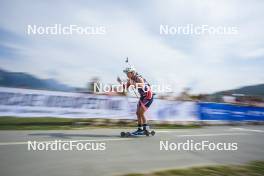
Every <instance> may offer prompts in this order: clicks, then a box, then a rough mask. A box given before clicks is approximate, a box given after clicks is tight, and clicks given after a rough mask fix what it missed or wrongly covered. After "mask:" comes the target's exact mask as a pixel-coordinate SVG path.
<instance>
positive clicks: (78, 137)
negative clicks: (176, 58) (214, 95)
mask: <svg viewBox="0 0 264 176" xmlns="http://www.w3.org/2000/svg"><path fill="white" fill-rule="evenodd" d="M120 131H121V130H118V129H90V130H58V131H0V157H1V161H0V175H2V176H36V175H38V176H42V175H43V176H47V175H48V176H49V175H50V176H51V175H52V176H65V175H71V176H81V175H85V176H87V175H91V176H103V175H121V174H125V173H135V172H136V173H138V172H152V171H157V170H161V169H168V168H182V167H189V166H201V165H215V164H240V163H245V162H248V161H252V160H264V150H263V147H264V126H234V127H232V126H221V127H220V126H219V127H204V128H201V129H179V130H157V134H156V135H155V136H154V137H138V138H120V137H119V133H120ZM55 140H62V141H64V142H61V143H67V142H69V141H73V143H76V144H77V143H81V144H80V145H82V144H83V145H84V144H88V147H91V146H92V145H94V149H98V148H99V149H103V148H105V150H88V151H86V150H82V151H78V150H77V149H76V148H73V150H70V151H65V150H60V151H58V150H57V151H51V150H49V151H46V150H44V151H43V150H42V151H33V150H32V148H31V150H28V141H31V142H33V141H38V142H39V141H42V142H46V143H47V142H50V141H51V142H54V141H55ZM188 140H189V141H190V140H192V142H193V143H200V142H202V141H209V142H210V143H214V144H217V143H226V144H227V143H237V150H236V151H233V150H232V151H230V150H229V151H222V150H221V151H217V150H216V151H210V150H208V149H207V150H204V151H190V150H186V151H185V150H183V149H181V150H180V151H178V150H170V151H165V150H160V141H163V142H164V141H168V143H169V144H171V145H175V144H176V143H186V142H187V141H188ZM65 141H66V142H65ZM172 143H173V144H172ZM102 144H103V145H104V146H103V147H102V146H99V147H98V146H96V145H102ZM42 146H43V145H42ZM162 149H164V147H163V148H162Z"/></svg>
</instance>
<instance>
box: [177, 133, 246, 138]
mask: <svg viewBox="0 0 264 176" xmlns="http://www.w3.org/2000/svg"><path fill="white" fill-rule="evenodd" d="M233 135H249V134H247V133H216V134H187V135H177V137H204V136H233Z"/></svg>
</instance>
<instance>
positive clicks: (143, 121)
mask: <svg viewBox="0 0 264 176" xmlns="http://www.w3.org/2000/svg"><path fill="white" fill-rule="evenodd" d="M145 111H146V110H145V109H144V107H142V106H140V108H139V116H140V119H141V122H142V124H147V119H146V117H145V115H144V114H145Z"/></svg>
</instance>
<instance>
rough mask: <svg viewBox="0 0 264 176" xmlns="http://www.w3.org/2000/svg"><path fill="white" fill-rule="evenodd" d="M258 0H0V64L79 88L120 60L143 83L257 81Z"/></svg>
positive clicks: (209, 88) (210, 86)
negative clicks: (195, 31) (65, 29)
mask: <svg viewBox="0 0 264 176" xmlns="http://www.w3.org/2000/svg"><path fill="white" fill-rule="evenodd" d="M263 9H264V1H262V0H245V1H242V2H241V1H237V0H222V1H216V0H203V1H198V0H189V1H184V0H159V1H155V0H153V1H147V0H134V1H121V0H115V1H114V0H96V1H89V0H76V1H62V0H61V1H60V0H55V1H54V0H45V1H44V0H43V1H39V0H26V1H21V0H1V2H0V67H1V68H2V69H6V70H8V71H16V72H27V73H30V74H32V75H35V76H37V77H39V78H44V79H47V78H52V79H56V80H58V81H59V82H61V83H64V84H67V85H71V86H76V87H84V86H86V84H87V82H89V80H90V79H91V78H93V77H95V76H96V77H99V78H100V79H101V80H102V81H103V82H105V83H116V77H117V76H122V77H123V78H125V75H124V74H123V73H122V70H123V69H124V67H125V66H126V64H125V58H126V57H129V61H130V63H131V64H132V65H133V66H134V67H135V68H136V69H137V71H138V72H139V73H140V74H142V75H143V76H144V77H145V78H146V79H147V80H148V82H150V83H151V84H162V85H169V86H171V87H172V88H173V91H175V92H180V91H181V90H183V89H184V88H187V87H188V88H191V90H192V92H193V93H212V92H215V91H220V90H226V89H232V88H237V87H241V86H245V85H252V84H260V83H264V69H263V68H264V33H263V27H264V20H263V16H264V11H263ZM54 24H61V25H63V26H69V25H78V26H82V27H85V26H94V27H96V26H103V27H104V28H105V33H104V34H100V35H78V34H73V35H28V34H27V29H28V25H37V26H53V25H54ZM188 24H192V25H194V26H201V25H209V26H228V27H235V28H236V29H237V33H236V34H232V35H210V34H203V35H184V34H176V35H161V34H160V25H168V26H170V27H171V26H186V25H188Z"/></svg>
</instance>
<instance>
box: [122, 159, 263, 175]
mask: <svg viewBox="0 0 264 176" xmlns="http://www.w3.org/2000/svg"><path fill="white" fill-rule="evenodd" d="M262 175H264V161H254V162H250V163H248V164H245V165H228V166H205V167H192V168H188V169H173V170H164V171H158V172H153V173H147V174H137V173H135V174H127V175H123V176H262Z"/></svg>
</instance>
